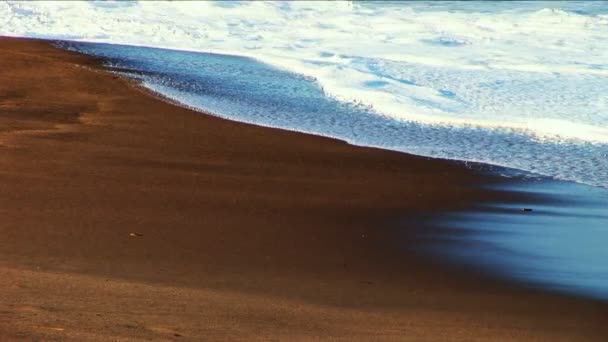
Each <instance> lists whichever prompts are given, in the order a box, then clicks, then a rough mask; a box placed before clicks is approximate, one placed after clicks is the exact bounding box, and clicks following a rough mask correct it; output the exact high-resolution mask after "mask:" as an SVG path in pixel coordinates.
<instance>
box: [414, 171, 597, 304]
mask: <svg viewBox="0 0 608 342" xmlns="http://www.w3.org/2000/svg"><path fill="white" fill-rule="evenodd" d="M495 190H501V191H511V192H514V193H519V194H521V196H519V197H520V199H519V200H514V201H509V202H501V203H490V204H487V205H485V206H484V207H480V208H479V210H473V211H467V212H455V213H452V214H449V215H446V216H443V217H441V218H439V219H437V218H434V219H430V220H429V221H431V222H432V223H431V226H434V227H435V228H438V229H433V228H429V229H428V230H426V231H425V232H424V233H421V234H420V238H421V241H422V243H421V245H419V246H421V248H420V250H421V251H423V252H424V253H428V254H430V255H431V256H434V257H436V258H438V259H440V260H443V262H448V263H452V264H456V265H469V267H473V268H475V269H478V270H482V271H483V272H485V273H487V274H489V275H492V276H495V277H499V278H506V279H511V280H515V281H519V282H521V283H523V284H526V285H528V286H531V287H539V288H544V289H550V290H554V291H557V292H563V293H569V294H576V295H580V296H585V297H591V298H598V299H602V300H608V263H606V260H608V248H605V246H606V242H608V207H607V206H608V194H607V193H606V191H603V190H602V189H599V188H595V187H590V186H586V185H582V184H576V183H570V182H556V181H549V180H546V179H543V180H535V181H517V182H513V183H508V185H506V186H502V187H500V188H497V189H495ZM523 199H527V200H523ZM523 208H528V209H531V211H523V210H522V209H523Z"/></svg>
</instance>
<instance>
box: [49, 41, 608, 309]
mask: <svg viewBox="0 0 608 342" xmlns="http://www.w3.org/2000/svg"><path fill="white" fill-rule="evenodd" d="M60 45H61V46H63V47H64V48H68V49H73V50H77V51H81V52H84V53H88V54H91V55H95V56H99V57H103V58H104V59H105V60H106V62H107V65H108V66H109V67H110V68H113V69H114V70H116V72H120V73H122V74H125V75H127V76H129V77H133V78H136V79H139V80H140V81H141V82H143V85H144V86H145V87H147V88H149V89H151V90H154V91H157V92H159V93H160V94H161V95H163V96H166V97H169V98H172V99H174V100H177V101H179V102H181V103H183V104H184V105H187V106H191V107H194V108H197V109H204V110H209V111H211V112H212V113H214V114H215V115H218V116H221V117H224V118H228V119H232V120H237V121H244V122H250V123H255V124H259V125H266V126H272V127H280V128H284V129H291V130H297V131H304V132H311V133H314V134H320V135H326V136H332V137H336V138H340V139H344V140H347V141H350V142H352V143H355V144H361V145H370V146H380V147H383V148H388V149H395V150H401V151H412V150H415V151H418V152H420V153H421V154H427V155H437V151H442V153H443V155H448V156H450V157H454V158H459V157H461V156H463V155H467V156H470V157H471V159H479V156H480V155H485V156H489V157H491V158H502V159H505V160H509V161H511V162H512V163H511V165H512V164H513V163H515V164H517V161H520V162H521V161H524V162H526V163H527V164H528V165H545V164H546V163H548V162H551V163H553V164H554V165H555V167H554V168H553V170H555V171H559V170H560V168H565V169H564V171H563V172H567V171H568V170H571V169H572V167H577V168H579V170H580V171H581V172H583V171H584V172H587V171H588V170H593V172H595V173H594V174H595V175H596V176H597V175H599V176H601V177H606V172H608V169H607V168H603V167H602V166H601V165H603V164H601V163H599V162H597V163H599V167H598V165H597V164H594V163H593V162H592V163H591V164H585V163H584V162H583V161H580V162H578V163H577V165H570V164H568V161H567V156H568V153H572V154H576V155H577V156H578V158H581V159H584V158H585V157H586V156H587V154H589V153H591V155H590V156H588V158H587V161H589V160H593V158H592V156H593V153H601V150H595V149H594V147H593V146H586V147H581V146H579V145H576V144H572V145H568V144H564V143H555V144H550V143H547V142H538V141H531V140H529V138H528V137H527V136H524V135H520V134H518V133H517V132H512V131H504V132H498V131H491V132H490V131H486V130H483V129H472V128H458V129H456V128H449V127H437V126H429V125H422V124H416V123H413V122H403V121H399V120H395V119H394V118H391V117H387V116H382V115H378V114H377V113H376V112H374V111H373V110H371V109H370V108H368V107H365V106H357V105H353V104H348V103H344V102H341V101H338V100H336V99H334V98H331V97H328V96H326V95H325V93H324V92H323V90H322V89H321V87H320V86H319V85H318V83H315V82H314V81H313V80H311V79H310V78H307V77H304V76H301V75H298V74H294V73H290V72H286V71H284V70H281V69H277V68H275V67H273V66H270V65H267V64H264V63H260V62H258V61H256V60H253V59H250V58H245V57H236V56H225V55H217V54H203V53H194V52H183V51H172V50H162V49H153V48H143V47H130V46H118V45H107V44H91V43H72V42H70V43H65V42H64V43H60ZM507 147H508V148H507ZM507 164H509V163H507ZM545 167H546V166H545ZM494 171H496V172H499V173H501V174H503V175H504V176H505V177H510V178H512V180H513V181H512V182H511V181H509V182H507V184H508V185H506V186H504V188H502V189H501V190H504V191H510V192H518V193H526V194H528V195H529V196H527V198H530V199H533V201H531V202H530V203H526V202H517V203H514V202H510V203H491V204H487V205H486V206H485V207H483V208H479V210H475V211H472V212H461V213H451V214H447V215H445V216H442V217H441V220H431V221H432V222H433V224H434V225H435V226H437V227H447V228H448V229H446V230H438V231H437V230H430V232H433V234H432V235H430V236H421V241H424V242H425V244H422V245H421V246H423V247H422V250H423V251H424V252H426V253H431V254H432V255H435V256H439V257H441V258H445V259H446V260H449V261H450V262H455V263H462V264H466V265H469V266H474V267H477V268H479V269H481V270H482V271H484V272H489V273H492V274H494V275H497V276H500V277H506V278H510V279H516V280H519V281H522V282H525V283H528V284H531V285H532V286H539V287H543V288H549V289H553V290H557V291H564V292H567V293H575V294H580V295H584V296H591V297H595V298H601V299H608V285H607V284H608V265H607V264H606V263H605V261H606V260H608V248H605V242H607V241H608V191H607V190H606V189H604V188H602V187H593V186H588V185H583V184H577V183H573V182H565V181H556V180H551V179H549V178H546V177H540V176H535V175H534V174H530V173H526V172H521V171H517V170H514V169H502V168H494ZM590 175H593V174H590ZM525 207H530V208H532V209H533V211H532V212H522V211H521V208H525Z"/></svg>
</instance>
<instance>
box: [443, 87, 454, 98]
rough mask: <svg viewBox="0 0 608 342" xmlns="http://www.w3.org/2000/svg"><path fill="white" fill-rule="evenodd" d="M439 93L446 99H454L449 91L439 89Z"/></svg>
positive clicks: (452, 93)
mask: <svg viewBox="0 0 608 342" xmlns="http://www.w3.org/2000/svg"><path fill="white" fill-rule="evenodd" d="M439 93H440V94H441V95H442V96H444V97H447V98H454V97H456V94H455V93H454V92H451V91H449V90H445V89H439Z"/></svg>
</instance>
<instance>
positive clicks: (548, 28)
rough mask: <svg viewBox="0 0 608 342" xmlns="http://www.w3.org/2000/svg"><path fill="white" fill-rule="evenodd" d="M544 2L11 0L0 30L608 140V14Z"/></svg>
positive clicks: (410, 114) (425, 118) (398, 107)
mask: <svg viewBox="0 0 608 342" xmlns="http://www.w3.org/2000/svg"><path fill="white" fill-rule="evenodd" d="M541 5H542V6H547V7H551V8H544V9H543V8H542V7H540V5H537V4H533V5H531V4H526V3H523V4H522V3H519V4H518V5H509V6H505V5H504V4H484V5H477V6H472V5H470V6H469V5H468V4H460V3H442V4H440V6H439V7H440V8H438V9H435V10H428V8H430V7H431V6H428V5H427V6H426V7H425V4H420V3H417V2H415V3H409V4H408V3H399V4H398V5H375V4H372V5H369V4H359V3H355V4H353V3H350V2H332V3H325V2H304V1H299V2H258V1H255V2H160V1H153V2H148V1H142V2H128V3H125V2H118V1H116V2H92V3H86V2H73V1H69V2H48V1H46V2H42V1H40V2H39V1H35V2H11V1H9V2H4V3H0V34H3V35H12V36H29V37H45V38H60V39H71V40H81V41H95V42H108V43H121V44H132V45H145V46H155V47H167V48H175V49H184V50H194V51H208V52H221V53H230V54H238V55H245V56H250V57H254V58H257V59H259V60H262V61H264V62H267V63H270V64H273V65H276V66H278V67H281V68H285V69H289V70H291V71H294V72H298V73H302V74H305V75H308V76H311V77H314V78H316V79H317V81H318V82H319V83H320V84H321V85H322V86H323V88H324V90H325V91H326V92H327V93H328V94H329V95H331V96H334V97H336V98H338V99H340V100H344V101H357V102H363V103H365V104H367V105H369V106H372V107H373V108H374V109H375V110H376V111H378V112H379V113H382V114H384V115H388V116H391V117H394V118H397V119H400V120H408V121H416V122H421V123H426V124H437V125H452V126H454V125H456V126H459V125H460V126H463V125H464V126H482V127H488V128H509V129H516V130H521V131H525V132H527V133H530V134H533V135H536V136H537V137H538V138H540V139H551V140H559V139H577V140H584V141H589V142H599V143H608V110H607V108H606V103H607V102H608V95H607V94H608V62H606V61H608V49H605V48H604V45H605V42H604V40H605V37H608V15H606V14H603V13H601V12H593V11H591V12H590V13H585V14H576V13H574V12H572V11H568V10H563V9H560V8H563V7H568V6H570V5H569V3H557V2H548V3H544V4H541ZM587 5H588V6H587V7H589V6H591V5H589V4H587ZM467 6H469V7H467ZM591 9H592V10H594V8H591Z"/></svg>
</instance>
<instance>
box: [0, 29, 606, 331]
mask: <svg viewBox="0 0 608 342" xmlns="http://www.w3.org/2000/svg"><path fill="white" fill-rule="evenodd" d="M0 61H1V64H0V65H1V67H0V68H1V70H2V72H0V164H1V165H2V166H1V170H0V189H1V193H2V196H0V212H1V215H2V219H1V220H0V337H1V338H2V340H17V339H22V340H74V341H82V340H99V341H107V340H120V341H131V340H134V341H136V340H150V339H152V340H185V341H196V340H317V339H321V340H327V339H342V340H399V341H404V340H405V341H408V340H411V341H420V340H430V341H488V340H497V341H510V340H517V341H587V340H588V341H592V340H597V341H603V340H606V338H608V307H607V306H606V304H605V303H602V302H599V301H592V300H586V299H580V298H574V297H568V296H561V295H556V294H549V293H543V292H540V291H538V290H531V289H526V288H523V287H519V286H517V285H514V284H510V283H506V282H499V281H496V280H492V279H489V278H487V277H485V276H483V275H480V274H475V273H473V272H466V271H463V270H461V269H455V268H449V267H447V266H442V265H440V264H437V263H435V262H432V261H429V260H426V259H425V258H421V257H420V256H418V255H415V254H413V253H411V252H410V251H409V250H410V249H409V248H408V246H411V245H412V244H416V243H417V240H416V239H415V237H414V234H410V233H411V232H414V231H417V230H419V229H420V227H419V225H418V222H417V221H416V220H414V219H411V220H410V219H409V218H412V217H414V216H415V215H417V214H419V213H427V214H429V213H430V214H436V215H440V214H441V213H442V212H445V211H448V210H456V209H462V208H467V207H472V206H473V205H475V204H476V203H480V202H483V201H489V200H493V199H497V198H500V199H503V200H504V199H505V198H508V197H509V196H516V195H514V194H507V193H501V192H499V191H491V190H487V189H486V188H482V187H481V186H482V185H486V184H491V183H496V182H501V179H500V178H498V177H495V176H491V175H482V174H480V173H478V172H475V171H473V170H471V169H469V168H466V167H464V166H463V165H461V164H459V163H456V162H449V161H442V160H432V159H428V158H422V157H416V156H411V155H407V154H402V153H396V152H390V151H384V150H379V149H372V148H364V147H356V146H351V145H348V144H346V143H344V142H341V141H337V140H332V139H327V138H322V137H316V136H310V135H305V134H300V133H294V132H287V131H281V130H276V129H270V128H264V127H258V126H253V125H247V124H242V123H236V122H232V121H227V120H223V119H219V118H216V117H213V116H211V115H206V114H202V113H198V112H194V111H191V110H188V109H185V108H181V107H179V106H176V105H173V104H171V103H168V102H166V101H163V100H161V99H158V98H156V97H154V96H153V95H151V94H149V93H147V92H145V91H143V90H141V89H140V88H138V87H137V85H136V84H135V83H134V82H133V81H130V80H126V79H123V78H119V77H117V76H115V75H113V74H111V73H108V72H105V71H104V70H103V68H102V67H101V66H100V64H99V61H96V60H93V59H91V58H89V57H85V56H81V55H77V54H75V53H70V52H66V51H63V50H60V49H57V48H55V47H53V46H52V45H51V44H50V43H49V42H47V41H40V40H28V39H15V38H0Z"/></svg>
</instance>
